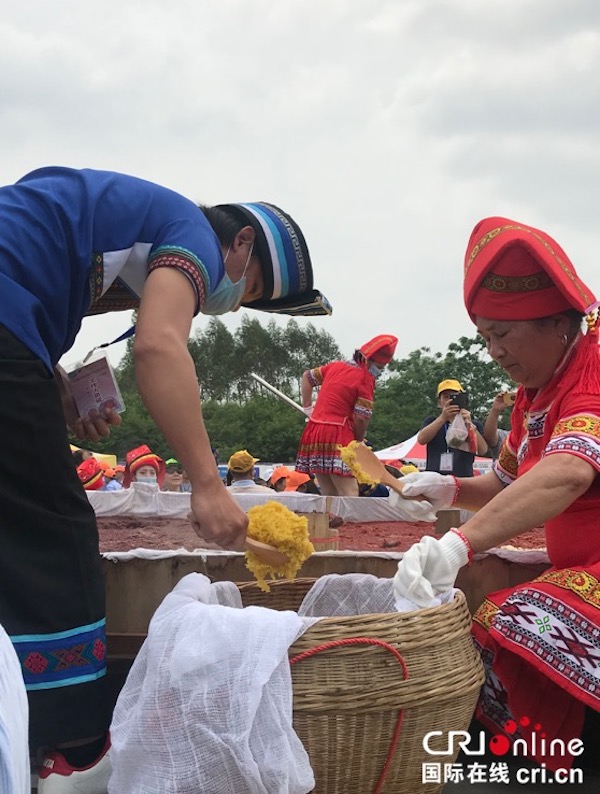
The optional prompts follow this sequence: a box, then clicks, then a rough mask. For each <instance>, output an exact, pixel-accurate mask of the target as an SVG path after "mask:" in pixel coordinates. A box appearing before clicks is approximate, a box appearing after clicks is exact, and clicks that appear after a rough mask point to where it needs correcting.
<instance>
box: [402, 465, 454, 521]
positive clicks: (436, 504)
mask: <svg viewBox="0 0 600 794" xmlns="http://www.w3.org/2000/svg"><path fill="white" fill-rule="evenodd" d="M400 483H401V485H402V494H403V495H404V496H424V497H425V498H426V499H427V501H428V502H431V505H432V507H433V509H434V510H435V511H436V512H437V511H438V510H442V509H443V508H444V507H452V505H453V504H454V503H455V501H456V496H457V493H458V482H457V481H456V477H454V475H452V474H438V473H437V472H435V471H423V472H416V471H415V472H413V473H412V474H407V475H406V477H403V478H402V479H401V480H400Z"/></svg>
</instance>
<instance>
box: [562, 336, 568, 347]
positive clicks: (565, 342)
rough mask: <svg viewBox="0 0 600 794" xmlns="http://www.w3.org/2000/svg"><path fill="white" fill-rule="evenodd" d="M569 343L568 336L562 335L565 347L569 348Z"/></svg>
mask: <svg viewBox="0 0 600 794" xmlns="http://www.w3.org/2000/svg"><path fill="white" fill-rule="evenodd" d="M568 341H569V337H568V336H567V335H566V334H563V335H562V343H563V345H564V346H565V347H566V346H567V342H568Z"/></svg>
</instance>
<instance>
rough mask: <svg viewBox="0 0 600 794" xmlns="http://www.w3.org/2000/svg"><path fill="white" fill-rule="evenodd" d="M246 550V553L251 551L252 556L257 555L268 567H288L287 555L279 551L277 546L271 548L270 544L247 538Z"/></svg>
mask: <svg viewBox="0 0 600 794" xmlns="http://www.w3.org/2000/svg"><path fill="white" fill-rule="evenodd" d="M244 548H245V550H246V551H251V552H252V554H256V556H257V557H260V559H261V560H262V561H263V562H265V563H266V564H267V565H271V566H272V567H273V568H280V567H281V566H282V565H287V564H288V562H289V560H288V557H287V554H284V553H283V552H282V551H279V550H278V549H276V548H275V546H269V544H268V543H261V541H260V540H254V538H249V537H247V536H246V540H245V542H244Z"/></svg>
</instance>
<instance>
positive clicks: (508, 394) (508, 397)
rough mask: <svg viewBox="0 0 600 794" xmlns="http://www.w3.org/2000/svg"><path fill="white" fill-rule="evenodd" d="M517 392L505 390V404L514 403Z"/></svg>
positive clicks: (503, 398)
mask: <svg viewBox="0 0 600 794" xmlns="http://www.w3.org/2000/svg"><path fill="white" fill-rule="evenodd" d="M516 396H517V393H516V392H515V391H505V392H504V393H503V394H502V400H503V402H504V405H514V404H515V398H516Z"/></svg>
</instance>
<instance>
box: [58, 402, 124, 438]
mask: <svg viewBox="0 0 600 794" xmlns="http://www.w3.org/2000/svg"><path fill="white" fill-rule="evenodd" d="M120 424H121V417H120V416H119V414H118V413H117V412H116V411H113V410H112V409H108V410H106V411H105V412H104V414H103V415H100V414H99V413H98V411H90V412H89V415H88V416H86V417H85V419H82V418H81V417H80V416H78V417H77V419H75V421H74V423H73V424H71V425H67V427H68V428H69V432H70V433H71V434H72V435H74V436H75V437H76V438H78V439H79V440H80V441H100V439H101V438H107V437H108V436H110V427H111V425H112V426H114V427H116V426H118V425H120Z"/></svg>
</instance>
